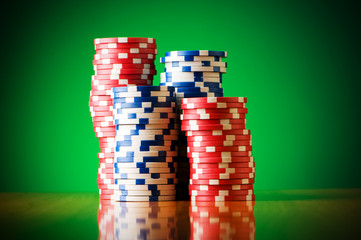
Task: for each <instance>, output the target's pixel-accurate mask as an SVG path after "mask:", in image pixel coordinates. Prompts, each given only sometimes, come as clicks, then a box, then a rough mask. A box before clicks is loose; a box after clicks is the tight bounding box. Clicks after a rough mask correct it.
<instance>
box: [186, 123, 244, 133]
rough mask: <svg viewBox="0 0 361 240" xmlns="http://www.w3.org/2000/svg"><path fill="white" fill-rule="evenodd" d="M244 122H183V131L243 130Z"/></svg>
mask: <svg viewBox="0 0 361 240" xmlns="http://www.w3.org/2000/svg"><path fill="white" fill-rule="evenodd" d="M245 128H246V125H244V124H209V125H185V124H183V123H182V126H181V130H182V131H209V130H241V129H245Z"/></svg>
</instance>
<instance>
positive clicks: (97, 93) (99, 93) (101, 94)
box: [90, 84, 127, 96]
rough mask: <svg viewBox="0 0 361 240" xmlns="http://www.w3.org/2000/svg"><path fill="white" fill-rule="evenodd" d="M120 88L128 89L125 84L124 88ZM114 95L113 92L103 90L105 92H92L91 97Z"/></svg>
mask: <svg viewBox="0 0 361 240" xmlns="http://www.w3.org/2000/svg"><path fill="white" fill-rule="evenodd" d="M120 87H127V85H125V84H124V86H120ZM111 94H112V91H111V90H103V91H90V96H107V95H108V96H110V95H111Z"/></svg>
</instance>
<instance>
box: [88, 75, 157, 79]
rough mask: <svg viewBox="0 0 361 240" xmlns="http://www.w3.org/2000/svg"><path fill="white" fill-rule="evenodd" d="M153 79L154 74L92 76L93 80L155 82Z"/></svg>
mask: <svg viewBox="0 0 361 240" xmlns="http://www.w3.org/2000/svg"><path fill="white" fill-rule="evenodd" d="M153 77H154V75H153V74H111V75H109V74H106V75H99V74H97V75H93V76H92V80H153Z"/></svg>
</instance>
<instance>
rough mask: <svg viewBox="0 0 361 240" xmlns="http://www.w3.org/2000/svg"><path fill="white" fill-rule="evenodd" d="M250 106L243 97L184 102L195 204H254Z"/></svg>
mask: <svg viewBox="0 0 361 240" xmlns="http://www.w3.org/2000/svg"><path fill="white" fill-rule="evenodd" d="M246 102H247V99H246V98H242V97H208V98H187V99H183V103H182V105H181V108H182V110H183V114H182V115H181V120H182V126H181V130H182V131H186V136H187V142H188V148H187V155H188V157H189V162H190V164H191V168H190V185H189V194H190V195H191V200H194V201H227V200H228V201H238V200H254V194H253V183H254V159H253V157H252V139H251V135H250V130H247V129H246V120H245V114H246V113H247V108H246Z"/></svg>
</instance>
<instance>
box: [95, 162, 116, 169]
mask: <svg viewBox="0 0 361 240" xmlns="http://www.w3.org/2000/svg"><path fill="white" fill-rule="evenodd" d="M99 168H111V169H113V168H114V164H113V163H99Z"/></svg>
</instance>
